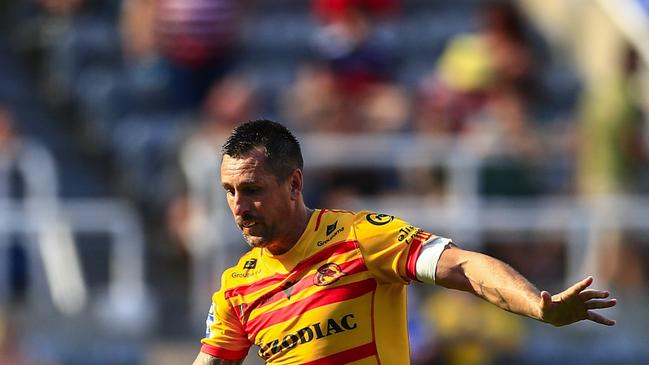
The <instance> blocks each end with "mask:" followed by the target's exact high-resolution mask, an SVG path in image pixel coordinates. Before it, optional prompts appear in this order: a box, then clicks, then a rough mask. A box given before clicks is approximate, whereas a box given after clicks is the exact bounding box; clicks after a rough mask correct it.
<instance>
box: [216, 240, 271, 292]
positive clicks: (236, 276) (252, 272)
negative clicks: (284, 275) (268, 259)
mask: <svg viewBox="0 0 649 365" xmlns="http://www.w3.org/2000/svg"><path fill="white" fill-rule="evenodd" d="M260 251H261V250H260V249H258V248H252V249H250V250H249V251H248V252H246V253H245V254H243V255H241V257H240V258H239V261H238V262H237V264H236V265H234V266H231V267H230V268H228V269H227V270H225V271H224V272H223V276H222V286H223V287H234V286H238V285H242V284H245V283H247V282H250V281H255V280H259V279H260V276H261V275H263V273H262V270H261V267H262V265H261V264H260V260H261V259H262V255H261V252H260Z"/></svg>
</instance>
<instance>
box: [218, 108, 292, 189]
mask: <svg viewBox="0 0 649 365" xmlns="http://www.w3.org/2000/svg"><path fill="white" fill-rule="evenodd" d="M256 147H263V148H264V150H265V151H264V153H265V155H266V163H267V166H268V167H269V169H270V171H271V172H272V173H273V174H274V175H275V176H276V177H277V178H279V179H283V178H285V177H287V176H288V175H290V174H291V172H293V170H294V169H296V168H299V169H300V170H303V168H304V160H303V159H302V151H301V149H300V142H298V140H297V138H295V136H294V135H293V134H292V133H291V131H289V130H288V128H286V127H284V126H283V125H281V124H279V123H277V122H274V121H272V120H268V119H258V120H252V121H248V122H245V123H243V124H241V125H239V126H238V127H236V128H235V129H234V130H233V131H232V133H231V134H230V136H229V137H228V139H227V140H226V141H225V143H224V144H223V148H222V153H223V155H228V156H230V157H234V158H240V157H243V156H244V155H246V154H247V153H249V152H250V151H252V150H253V149H255V148H256Z"/></svg>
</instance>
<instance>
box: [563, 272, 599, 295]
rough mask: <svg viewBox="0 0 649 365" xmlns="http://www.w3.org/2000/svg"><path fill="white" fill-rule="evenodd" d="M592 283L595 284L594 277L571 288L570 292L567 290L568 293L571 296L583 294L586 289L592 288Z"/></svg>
mask: <svg viewBox="0 0 649 365" xmlns="http://www.w3.org/2000/svg"><path fill="white" fill-rule="evenodd" d="M592 283H593V277H592V276H589V277H587V278H585V279H584V280H582V281H580V282H578V283H576V284H575V285H573V286H571V287H570V288H568V290H566V292H568V293H570V294H577V293H581V292H582V291H584V289H586V288H588V287H589V286H590V284H592Z"/></svg>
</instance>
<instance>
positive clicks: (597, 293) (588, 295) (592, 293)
mask: <svg viewBox="0 0 649 365" xmlns="http://www.w3.org/2000/svg"><path fill="white" fill-rule="evenodd" d="M609 295H610V293H609V292H607V291H604V290H595V289H586V290H584V291H582V292H581V293H579V299H581V300H582V301H584V302H585V301H587V300H590V299H595V298H598V299H603V298H608V296H609Z"/></svg>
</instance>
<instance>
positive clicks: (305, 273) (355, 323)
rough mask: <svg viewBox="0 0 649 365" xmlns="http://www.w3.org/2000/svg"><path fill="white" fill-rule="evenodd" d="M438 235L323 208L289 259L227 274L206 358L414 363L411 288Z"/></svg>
mask: <svg viewBox="0 0 649 365" xmlns="http://www.w3.org/2000/svg"><path fill="white" fill-rule="evenodd" d="M431 237H432V235H431V234H430V233H427V232H425V231H423V230H422V229H419V228H416V227H413V226H412V225H410V224H408V223H406V222H404V221H403V220H401V219H399V218H396V217H393V216H390V215H385V214H376V213H373V212H367V211H366V212H359V213H354V212H348V211H338V210H326V209H322V210H316V211H315V212H314V213H313V214H312V216H311V218H310V220H309V223H308V225H307V228H306V230H305V232H304V233H303V234H302V237H301V238H300V239H299V241H298V242H297V243H296V245H295V246H294V247H293V248H291V250H289V251H288V252H287V253H285V254H283V255H280V256H273V255H271V254H270V253H269V252H268V251H267V250H264V249H260V248H254V249H252V250H251V251H249V252H248V253H247V254H245V255H244V256H243V257H242V258H241V260H240V261H239V263H238V264H237V265H236V266H235V267H232V268H230V269H228V270H227V271H225V273H224V274H223V277H222V282H221V289H220V290H219V291H218V292H216V293H215V294H214V296H213V302H212V307H211V309H210V314H209V316H208V321H207V322H208V328H207V334H206V337H205V338H204V339H203V340H202V343H203V346H202V348H201V351H203V352H205V353H208V354H211V355H213V356H217V357H220V358H224V359H231V360H235V359H241V358H244V357H245V356H246V354H247V353H248V350H249V348H250V346H252V345H253V344H256V345H258V346H259V348H260V350H259V356H260V357H261V358H262V359H264V360H265V361H266V363H267V364H277V365H280V364H314V365H315V364H332V365H333V364H348V363H353V364H358V365H361V364H384V365H386V364H388V365H389V364H408V363H409V347H408V333H407V320H406V287H405V284H408V283H409V282H410V281H412V280H416V276H415V264H416V261H417V258H418V257H419V252H420V251H421V249H422V243H423V242H425V241H427V240H429V239H430V238H431Z"/></svg>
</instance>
